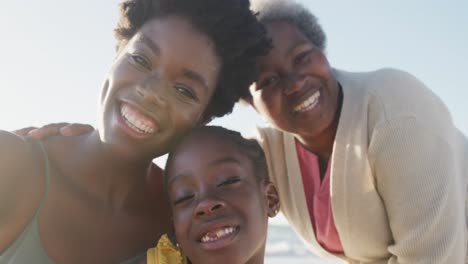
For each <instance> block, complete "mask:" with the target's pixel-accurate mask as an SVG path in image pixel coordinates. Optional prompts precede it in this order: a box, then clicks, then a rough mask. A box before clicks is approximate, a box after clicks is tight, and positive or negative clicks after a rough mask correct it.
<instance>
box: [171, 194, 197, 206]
mask: <svg viewBox="0 0 468 264" xmlns="http://www.w3.org/2000/svg"><path fill="white" fill-rule="evenodd" d="M193 197H194V195H193V194H189V195H184V196H182V197H179V198H176V199H175V200H174V204H175V205H177V204H181V203H183V202H185V201H189V200H190V199H192V198H193Z"/></svg>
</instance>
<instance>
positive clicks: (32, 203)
mask: <svg viewBox="0 0 468 264" xmlns="http://www.w3.org/2000/svg"><path fill="white" fill-rule="evenodd" d="M40 158H41V156H40V153H38V152H37V151H34V149H33V148H32V145H31V143H29V142H28V141H27V140H25V139H24V138H22V137H20V136H17V135H15V134H12V133H10V132H6V131H0V252H2V251H3V250H4V249H5V248H6V246H7V245H9V244H10V242H11V240H12V239H14V238H16V236H17V235H19V232H20V231H21V230H22V228H23V227H24V225H25V224H26V223H27V222H29V219H30V218H31V217H32V216H33V215H34V212H35V211H36V208H37V207H38V206H39V203H40V200H41V196H42V193H43V191H44V175H43V173H42V171H43V166H44V164H43V163H41V162H40Z"/></svg>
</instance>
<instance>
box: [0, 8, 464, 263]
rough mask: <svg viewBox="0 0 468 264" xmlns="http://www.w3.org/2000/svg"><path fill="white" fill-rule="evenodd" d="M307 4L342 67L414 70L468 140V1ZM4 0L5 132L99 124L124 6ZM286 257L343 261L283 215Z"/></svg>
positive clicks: (280, 254)
mask: <svg viewBox="0 0 468 264" xmlns="http://www.w3.org/2000/svg"><path fill="white" fill-rule="evenodd" d="M299 2H301V3H302V4H304V5H305V6H307V7H308V8H310V10H312V12H314V13H315V14H316V15H317V16H318V18H319V20H320V22H321V24H322V26H323V27H324V29H325V32H326V33H327V35H328V48H327V55H328V58H329V60H330V62H331V64H332V65H333V66H334V67H336V68H340V69H343V70H350V71H369V70H374V69H377V68H381V67H394V68H399V69H403V70H406V71H409V72H410V73H412V74H413V75H415V76H416V77H417V78H419V79H420V80H422V81H423V82H424V83H425V84H426V85H427V86H428V87H429V88H431V89H432V90H433V91H434V92H435V93H436V94H437V95H439V96H440V97H441V98H442V100H443V101H444V102H445V103H446V104H447V106H448V108H449V109H450V111H451V113H452V117H453V121H454V123H455V124H456V126H458V127H459V128H460V130H462V131H463V132H464V133H465V135H468V118H467V115H468V104H467V103H465V102H464V101H465V100H467V99H468V30H467V29H468V16H467V15H466V14H467V12H468V1H465V0H446V1H435V0H424V1H423V0H412V1H404V0H393V1H372V0H359V1H337V0H327V1H318V0H302V1H299ZM0 3H1V8H0V32H1V34H2V37H1V40H0V129H3V130H13V129H17V128H22V127H26V126H31V125H33V126H42V125H44V124H48V123H52V122H61V121H67V122H79V123H89V124H94V123H95V120H96V112H97V101H98V94H99V91H100V89H101V84H102V82H103V80H104V77H105V75H106V73H107V71H108V69H109V67H110V65H111V63H112V61H113V59H114V56H115V52H114V50H115V48H114V47H115V41H114V38H113V28H114V26H115V25H116V23H117V8H118V1H112V0H100V1H92V0H80V1H60V0H42V1H28V2H23V1H8V0H0ZM212 123H213V124H217V125H222V126H225V127H228V128H230V129H235V130H238V131H241V132H242V133H243V134H244V135H245V136H249V135H251V134H252V132H253V131H254V129H255V127H256V126H264V125H266V124H265V122H264V121H263V120H262V119H261V118H260V117H258V116H257V115H256V113H255V112H254V111H253V110H252V109H250V108H248V107H245V106H237V107H236V108H235V110H234V112H233V113H232V114H231V115H229V116H227V117H224V118H221V119H218V120H215V121H213V122H212ZM164 161H165V159H164V157H163V158H161V159H159V160H156V162H157V163H158V164H160V165H162V164H164ZM285 261H286V262H287V263H291V264H301V263H339V262H336V261H327V260H319V259H318V258H317V257H315V256H314V255H312V254H311V253H309V252H308V251H307V249H306V248H305V247H304V246H303V244H302V242H301V241H300V240H299V239H298V238H297V236H296V235H295V234H294V232H293V231H292V230H291V228H290V227H289V226H288V224H287V222H286V220H285V219H284V217H282V216H281V215H280V216H278V217H276V218H275V219H273V220H272V221H271V228H270V233H269V241H268V247H267V261H266V263H285Z"/></svg>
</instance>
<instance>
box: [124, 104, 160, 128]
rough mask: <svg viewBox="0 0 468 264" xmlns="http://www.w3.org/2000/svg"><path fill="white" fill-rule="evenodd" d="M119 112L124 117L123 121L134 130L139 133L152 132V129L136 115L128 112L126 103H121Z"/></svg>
mask: <svg viewBox="0 0 468 264" xmlns="http://www.w3.org/2000/svg"><path fill="white" fill-rule="evenodd" d="M120 113H121V115H122V117H123V118H124V120H125V122H126V123H127V124H128V125H129V126H130V127H131V128H133V129H134V130H136V131H137V132H139V133H144V134H151V133H153V132H154V129H153V128H151V127H149V126H148V125H146V124H145V123H144V122H142V121H141V120H139V119H137V117H136V116H134V115H133V114H131V113H130V111H129V110H128V107H127V106H126V105H122V107H121V108H120Z"/></svg>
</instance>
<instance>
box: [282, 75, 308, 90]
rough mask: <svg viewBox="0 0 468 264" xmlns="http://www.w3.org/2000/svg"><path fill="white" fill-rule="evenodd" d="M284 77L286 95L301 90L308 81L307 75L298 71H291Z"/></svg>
mask: <svg viewBox="0 0 468 264" xmlns="http://www.w3.org/2000/svg"><path fill="white" fill-rule="evenodd" d="M284 79H285V82H284V85H285V87H284V89H283V93H284V94H285V95H291V94H293V93H295V92H297V91H299V90H301V89H302V87H303V86H304V84H305V81H306V77H305V76H304V75H302V74H297V73H290V74H288V75H286V76H285V78H284Z"/></svg>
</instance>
